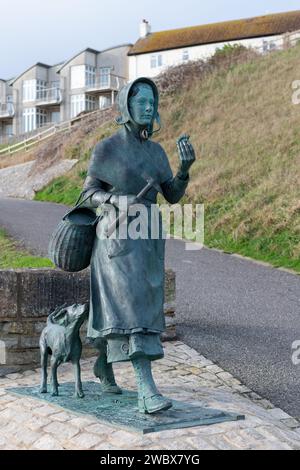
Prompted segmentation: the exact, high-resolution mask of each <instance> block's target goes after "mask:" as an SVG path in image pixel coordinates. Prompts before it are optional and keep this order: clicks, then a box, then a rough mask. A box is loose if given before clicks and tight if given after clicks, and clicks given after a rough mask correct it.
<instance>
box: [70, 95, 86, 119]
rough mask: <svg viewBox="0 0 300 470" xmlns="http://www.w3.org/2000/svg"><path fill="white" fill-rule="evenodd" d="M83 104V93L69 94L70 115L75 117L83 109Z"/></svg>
mask: <svg viewBox="0 0 300 470" xmlns="http://www.w3.org/2000/svg"><path fill="white" fill-rule="evenodd" d="M84 104H85V103H84V95H73V96H71V117H75V116H77V115H78V114H79V113H81V112H82V111H84Z"/></svg>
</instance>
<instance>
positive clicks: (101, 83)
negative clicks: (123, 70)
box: [85, 73, 127, 91]
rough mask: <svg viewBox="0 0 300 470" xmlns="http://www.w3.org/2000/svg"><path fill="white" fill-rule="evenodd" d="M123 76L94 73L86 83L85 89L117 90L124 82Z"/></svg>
mask: <svg viewBox="0 0 300 470" xmlns="http://www.w3.org/2000/svg"><path fill="white" fill-rule="evenodd" d="M126 81H127V80H126V78H125V77H120V76H119V75H115V74H112V73H111V74H107V75H96V76H95V77H91V79H90V81H89V82H88V83H87V84H86V86H85V88H86V90H87V91H104V90H107V91H112V90H115V91H118V90H120V88H122V86H123V85H125V83H126Z"/></svg>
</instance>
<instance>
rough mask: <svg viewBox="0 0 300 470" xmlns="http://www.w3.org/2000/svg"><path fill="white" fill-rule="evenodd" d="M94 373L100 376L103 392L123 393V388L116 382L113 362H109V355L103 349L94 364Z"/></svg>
mask: <svg viewBox="0 0 300 470" xmlns="http://www.w3.org/2000/svg"><path fill="white" fill-rule="evenodd" d="M94 375H95V376H96V377H98V378H99V380H100V382H101V388H102V391H103V392H105V393H116V394H121V393H122V389H121V388H120V387H119V386H118V385H117V384H116V380H115V376H114V371H113V367H112V364H108V363H107V356H106V353H105V352H103V351H101V352H100V355H99V357H98V359H97V360H96V362H95V364H94Z"/></svg>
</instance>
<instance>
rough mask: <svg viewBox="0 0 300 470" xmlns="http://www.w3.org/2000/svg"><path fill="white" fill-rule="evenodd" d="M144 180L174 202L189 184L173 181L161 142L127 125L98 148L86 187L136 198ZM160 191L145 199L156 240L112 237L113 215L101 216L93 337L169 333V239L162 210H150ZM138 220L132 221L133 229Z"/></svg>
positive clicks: (93, 275)
mask: <svg viewBox="0 0 300 470" xmlns="http://www.w3.org/2000/svg"><path fill="white" fill-rule="evenodd" d="M145 176H149V177H152V178H153V179H154V180H155V182H157V183H158V184H160V187H161V189H162V193H163V194H164V196H165V198H166V199H167V200H168V201H169V202H171V203H175V202H177V201H178V200H179V199H180V198H181V197H182V195H183V194H184V191H185V189H186V186H187V184H188V179H187V180H181V179H179V178H178V177H177V176H176V177H175V178H173V174H172V171H171V168H170V165H169V161H168V158H167V156H166V154H165V152H164V150H163V149H162V147H161V146H160V145H159V144H158V143H155V142H153V141H150V140H146V141H143V140H141V139H140V137H139V135H136V134H135V133H134V132H133V131H130V130H129V129H128V128H127V127H126V126H122V128H121V129H120V130H119V131H118V132H116V133H115V134H114V135H113V136H112V137H110V138H107V139H104V140H102V141H101V142H100V143H99V144H97V145H96V147H95V149H94V152H93V155H92V159H91V162H90V166H89V170H88V177H87V179H86V183H85V187H84V189H85V191H95V189H98V190H100V191H103V192H104V193H105V192H106V193H107V198H108V197H109V196H110V195H111V193H113V194H118V195H128V194H136V195H137V194H138V193H139V192H140V191H141V189H143V187H144V186H145V184H146V182H145V179H144V177H145ZM157 193H158V191H157V189H154V188H152V189H151V190H149V192H148V193H147V194H146V195H145V197H144V199H143V200H142V203H143V204H144V205H145V206H146V207H147V214H148V222H149V223H148V228H149V231H150V230H151V217H152V220H153V217H154V218H156V219H157V218H158V219H159V226H160V230H159V236H158V238H156V239H155V238H154V239H151V237H149V238H148V239H131V238H130V237H129V238H128V239H118V238H117V239H113V238H109V239H107V238H105V236H104V231H105V228H106V227H107V226H108V224H109V223H110V222H111V217H112V212H111V211H105V210H104V211H103V213H102V215H101V218H100V221H99V223H98V227H97V233H98V236H97V237H96V239H95V243H94V247H93V253H92V259H91V297H90V299H91V303H90V316H89V325H88V337H90V338H97V337H111V336H114V335H124V334H125V335H128V334H129V335H130V334H132V333H161V332H163V331H164V329H165V319H164V310H163V305H164V257H165V239H164V236H163V231H162V230H161V214H160V211H159V209H158V208H157V206H155V207H156V210H154V211H153V209H152V211H151V209H150V206H151V204H152V205H153V204H155V203H156V200H157ZM134 218H135V217H134V216H130V217H128V226H129V225H130V223H131V222H132V220H133V219H134ZM149 234H150V232H149Z"/></svg>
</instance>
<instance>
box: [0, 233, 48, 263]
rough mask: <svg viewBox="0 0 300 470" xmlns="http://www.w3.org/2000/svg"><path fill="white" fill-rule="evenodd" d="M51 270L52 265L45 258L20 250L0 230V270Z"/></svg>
mask: <svg viewBox="0 0 300 470" xmlns="http://www.w3.org/2000/svg"><path fill="white" fill-rule="evenodd" d="M45 267H49V268H53V267H54V265H53V264H52V263H51V261H50V260H49V259H47V258H40V257H38V256H33V255H31V254H30V253H28V252H27V251H24V250H22V249H20V248H19V247H18V246H17V244H16V242H14V241H13V240H12V239H11V238H10V237H9V236H8V235H7V233H6V232H5V230H3V229H0V268H1V269H16V268H45Z"/></svg>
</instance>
